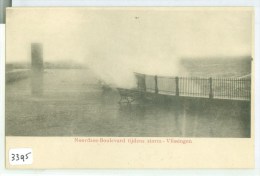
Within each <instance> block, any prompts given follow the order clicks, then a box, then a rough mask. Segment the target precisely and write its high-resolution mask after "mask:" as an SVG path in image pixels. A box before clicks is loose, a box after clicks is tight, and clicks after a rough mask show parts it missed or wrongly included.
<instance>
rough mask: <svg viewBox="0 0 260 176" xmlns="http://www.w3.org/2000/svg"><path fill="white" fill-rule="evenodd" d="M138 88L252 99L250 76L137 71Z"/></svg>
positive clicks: (161, 92) (167, 93)
mask: <svg viewBox="0 0 260 176" xmlns="http://www.w3.org/2000/svg"><path fill="white" fill-rule="evenodd" d="M135 75H136V78H137V88H138V89H139V90H141V91H145V92H151V93H155V94H166V95H174V96H184V97H202V98H215V99H231V100H247V101H250V99H251V79H250V78H201V77H163V76H157V75H155V76H151V75H145V74H139V73H135Z"/></svg>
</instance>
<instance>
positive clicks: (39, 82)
mask: <svg viewBox="0 0 260 176" xmlns="http://www.w3.org/2000/svg"><path fill="white" fill-rule="evenodd" d="M31 59H32V61H31V63H32V65H31V91H32V95H34V96H39V95H42V93H43V56H42V44H41V43H32V44H31Z"/></svg>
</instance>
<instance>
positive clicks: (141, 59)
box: [6, 8, 253, 87]
mask: <svg viewBox="0 0 260 176" xmlns="http://www.w3.org/2000/svg"><path fill="white" fill-rule="evenodd" d="M36 9H37V10H36ZM36 9H35V8H19V9H14V10H13V9H8V11H7V22H6V23H7V24H6V27H7V30H6V44H7V47H6V48H7V50H6V62H7V63H11V62H30V45H31V43H34V42H37V43H42V44H43V57H44V61H45V62H59V61H71V62H73V63H78V64H82V65H85V66H87V67H88V68H89V69H91V70H93V72H95V74H96V75H98V77H99V78H100V79H101V80H103V81H105V82H107V83H108V84H114V85H116V86H120V87H130V86H133V85H134V83H135V79H134V74H133V73H134V72H139V73H146V74H151V75H166V76H175V75H180V74H182V73H183V71H184V68H182V66H181V65H180V61H181V59H182V58H207V59H210V58H213V57H214V58H217V57H221V58H223V57H224V58H225V57H226V58H229V57H232V58H236V57H241V56H251V55H252V54H251V53H252V50H253V47H252V12H251V10H239V8H237V9H236V8H226V10H223V8H222V9H221V10H218V8H197V9H195V10H194V8H180V9H176V8H36Z"/></svg>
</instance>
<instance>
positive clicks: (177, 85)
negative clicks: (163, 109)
mask: <svg viewBox="0 0 260 176" xmlns="http://www.w3.org/2000/svg"><path fill="white" fill-rule="evenodd" d="M175 82H176V96H179V95H180V93H179V77H178V76H177V77H176V78H175Z"/></svg>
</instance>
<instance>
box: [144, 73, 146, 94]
mask: <svg viewBox="0 0 260 176" xmlns="http://www.w3.org/2000/svg"><path fill="white" fill-rule="evenodd" d="M145 78H146V75H144V92H146V79H145Z"/></svg>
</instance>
